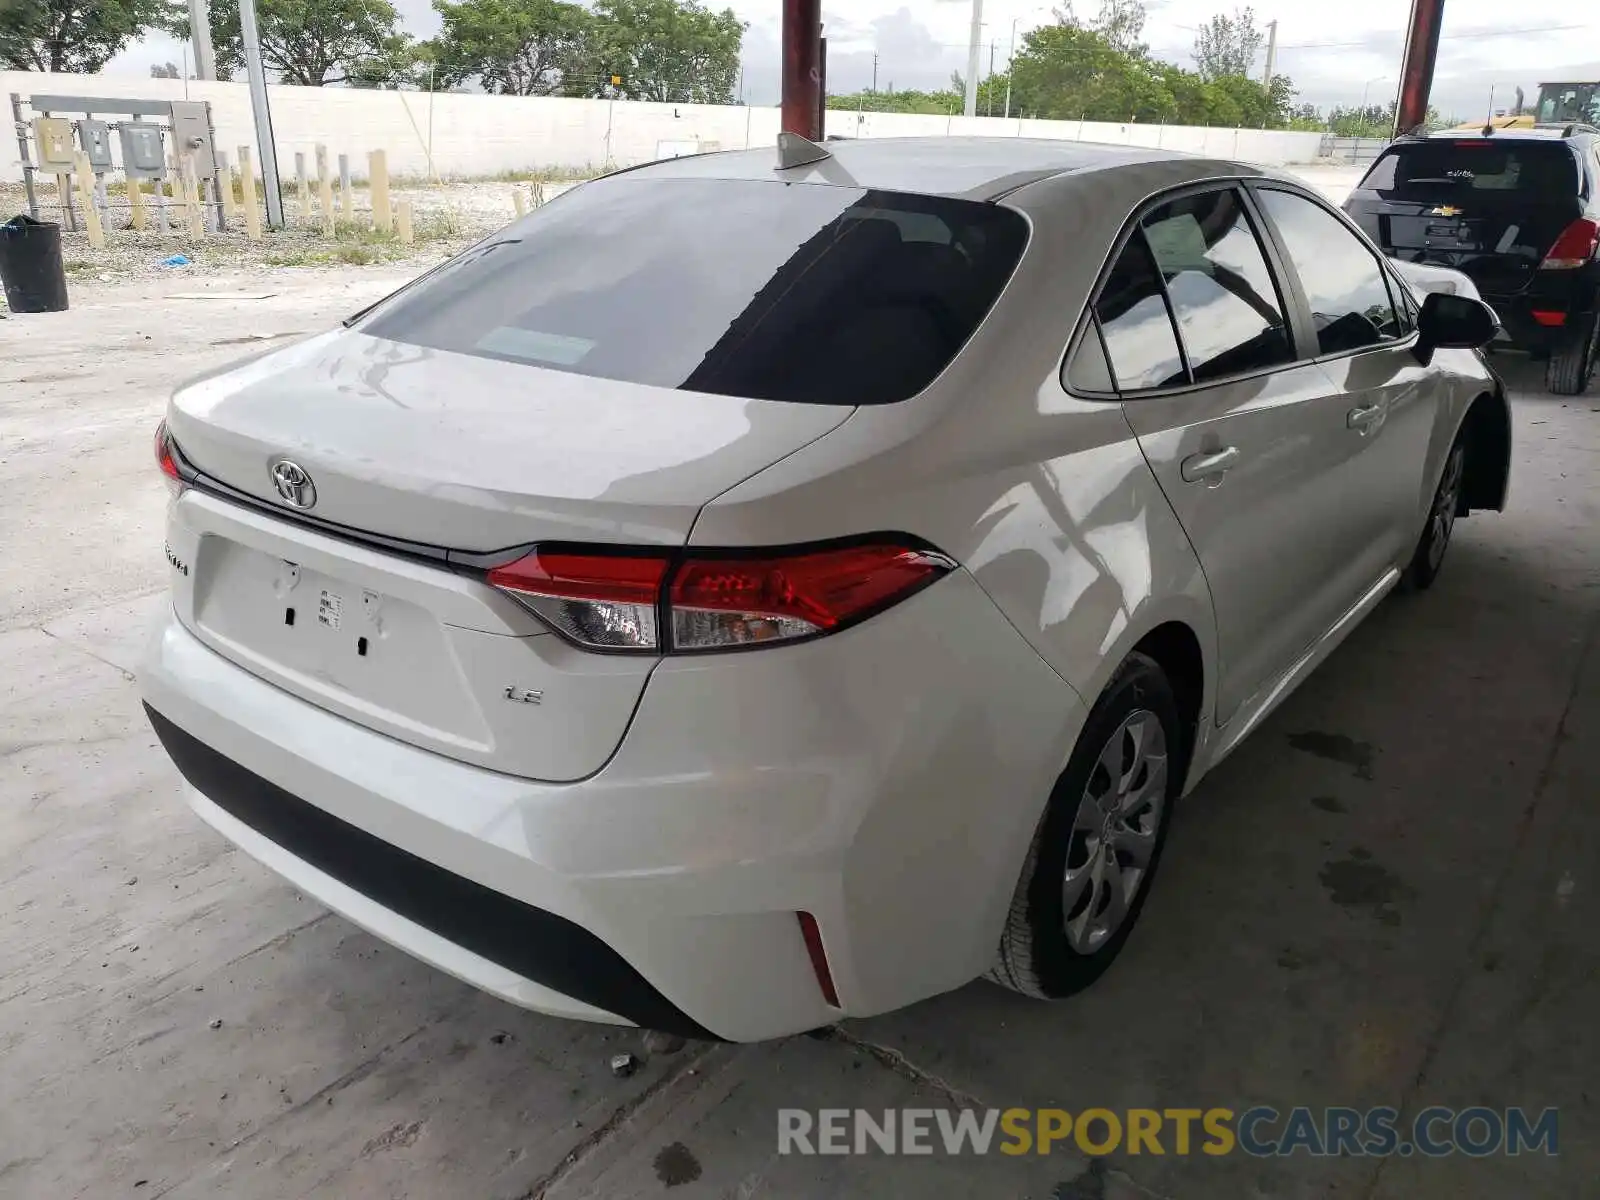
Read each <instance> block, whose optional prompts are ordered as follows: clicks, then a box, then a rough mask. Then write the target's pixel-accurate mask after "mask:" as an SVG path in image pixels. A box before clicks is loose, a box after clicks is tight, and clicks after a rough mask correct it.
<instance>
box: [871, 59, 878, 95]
mask: <svg viewBox="0 0 1600 1200" xmlns="http://www.w3.org/2000/svg"><path fill="white" fill-rule="evenodd" d="M872 90H873V91H874V92H876V91H877V90H878V52H877V51H876V50H874V51H873V52H872Z"/></svg>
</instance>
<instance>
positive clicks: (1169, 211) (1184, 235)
mask: <svg viewBox="0 0 1600 1200" xmlns="http://www.w3.org/2000/svg"><path fill="white" fill-rule="evenodd" d="M1141 225H1142V227H1143V229H1144V235H1145V241H1146V242H1147V243H1148V244H1149V246H1150V249H1151V252H1152V253H1153V254H1154V256H1155V261H1156V267H1157V269H1158V270H1159V271H1160V273H1161V277H1162V279H1163V281H1164V282H1165V284H1166V289H1167V296H1168V298H1169V299H1170V300H1171V303H1172V311H1173V314H1174V315H1175V316H1176V317H1177V321H1178V331H1179V334H1180V336H1181V337H1182V340H1183V348H1184V351H1185V352H1186V353H1187V356H1188V360H1189V369H1190V371H1191V372H1192V373H1193V375H1194V378H1195V380H1196V381H1197V382H1204V381H1206V380H1212V379H1222V378H1226V377H1227V376H1230V375H1241V374H1247V373H1250V372H1254V371H1262V370H1266V369H1269V368H1271V367H1276V366H1282V365H1283V364H1286V363H1288V362H1291V361H1292V360H1293V358H1294V354H1293V352H1292V351H1291V348H1290V339H1289V331H1288V326H1287V324H1286V323H1285V321H1284V316H1283V304H1282V303H1281V301H1280V300H1279V298H1278V289H1277V285H1276V284H1275V283H1274V282H1273V279H1272V272H1271V271H1270V270H1269V269H1268V267H1267V259H1266V255H1265V254H1264V253H1263V251H1262V249H1261V244H1260V242H1258V241H1257V240H1256V235H1255V231H1254V230H1253V229H1252V228H1251V227H1250V219H1249V217H1248V216H1246V214H1245V211H1244V204H1243V201H1242V199H1241V198H1240V196H1239V193H1238V192H1236V191H1234V190H1233V189H1232V188H1227V189H1223V190H1221V191H1214V192H1202V193H1200V194H1198V195H1192V196H1184V197H1182V198H1180V199H1177V200H1172V201H1169V202H1168V203H1166V204H1163V205H1161V206H1159V207H1158V208H1155V209H1154V210H1152V211H1151V212H1150V213H1149V214H1148V215H1146V216H1145V218H1144V220H1143V221H1142V222H1141Z"/></svg>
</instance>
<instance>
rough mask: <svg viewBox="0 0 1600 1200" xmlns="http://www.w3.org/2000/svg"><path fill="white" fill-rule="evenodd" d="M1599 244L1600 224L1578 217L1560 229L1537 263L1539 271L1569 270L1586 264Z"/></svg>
mask: <svg viewBox="0 0 1600 1200" xmlns="http://www.w3.org/2000/svg"><path fill="white" fill-rule="evenodd" d="M1597 245H1600V225H1597V224H1595V223H1594V222H1593V221H1591V220H1589V219H1588V218H1587V217H1579V218H1578V219H1577V220H1576V221H1574V222H1573V223H1572V224H1571V225H1568V226H1567V227H1566V228H1565V229H1564V230H1562V231H1561V236H1560V237H1558V238H1557V239H1556V244H1555V245H1554V246H1551V247H1550V253H1549V254H1546V255H1545V256H1544V261H1543V262H1542V263H1540V264H1539V269H1540V270H1541V271H1570V270H1572V269H1573V268H1574V267H1582V266H1587V265H1588V264H1589V263H1590V262H1592V261H1593V260H1594V254H1595V247H1596V246H1597Z"/></svg>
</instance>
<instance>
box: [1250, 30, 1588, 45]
mask: <svg viewBox="0 0 1600 1200" xmlns="http://www.w3.org/2000/svg"><path fill="white" fill-rule="evenodd" d="M1588 28H1590V26H1588V25H1538V26H1530V27H1528V28H1525V29H1483V30H1478V31H1476V32H1473V33H1443V34H1440V35H1439V40H1440V41H1441V42H1452V41H1465V40H1467V39H1470V38H1502V37H1520V36H1522V35H1523V34H1528V33H1560V32H1563V31H1565V30H1569V29H1588ZM1386 36H1387V35H1386ZM1393 36H1394V37H1396V38H1399V37H1401V36H1403V35H1401V34H1399V33H1396V34H1394V35H1393ZM1372 44H1373V43H1372V39H1371V38H1368V39H1367V40H1365V41H1360V42H1289V43H1280V44H1279V46H1278V49H1279V50H1331V49H1335V48H1347V47H1351V46H1370V45H1372Z"/></svg>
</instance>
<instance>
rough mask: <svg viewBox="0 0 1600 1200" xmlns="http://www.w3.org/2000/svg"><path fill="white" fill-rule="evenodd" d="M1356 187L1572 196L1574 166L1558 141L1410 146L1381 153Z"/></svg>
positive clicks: (1575, 176) (1470, 141) (1418, 192)
mask: <svg viewBox="0 0 1600 1200" xmlns="http://www.w3.org/2000/svg"><path fill="white" fill-rule="evenodd" d="M1361 186H1362V187H1363V188H1367V189H1369V190H1371V191H1376V192H1393V193H1397V194H1398V195H1401V196H1404V195H1408V194H1415V195H1427V196H1437V195H1439V194H1441V193H1452V192H1473V193H1479V192H1517V193H1529V192H1538V193H1546V194H1549V195H1551V196H1552V197H1555V196H1562V195H1565V196H1575V195H1577V193H1578V167H1577V161H1576V160H1575V159H1574V158H1573V157H1572V152H1571V151H1569V150H1568V149H1567V147H1566V145H1565V144H1564V143H1560V142H1557V143H1554V144H1552V145H1546V146H1541V145H1539V144H1537V143H1529V142H1510V141H1503V142H1496V141H1495V140H1494V139H1493V138H1476V139H1473V138H1468V139H1464V140H1462V141H1428V142H1416V143H1412V144H1410V145H1402V146H1394V147H1391V148H1390V149H1389V150H1387V151H1385V152H1384V155H1383V157H1382V158H1380V159H1378V161H1377V162H1375V163H1373V164H1372V170H1370V171H1368V172H1367V177H1366V178H1365V179H1364V180H1362V181H1361Z"/></svg>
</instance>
